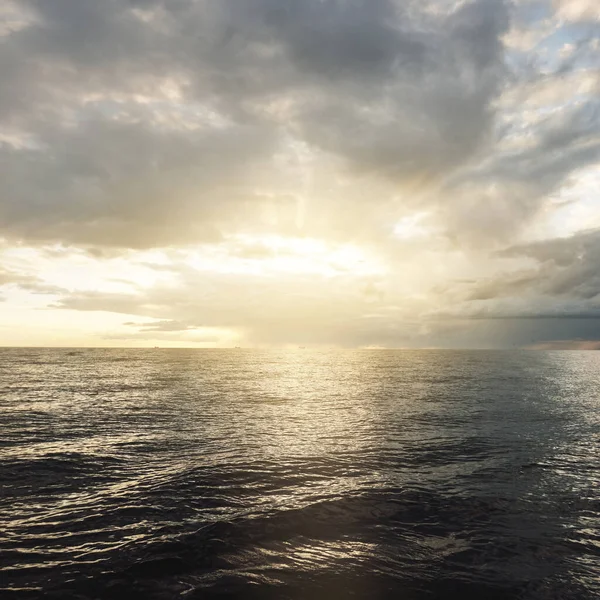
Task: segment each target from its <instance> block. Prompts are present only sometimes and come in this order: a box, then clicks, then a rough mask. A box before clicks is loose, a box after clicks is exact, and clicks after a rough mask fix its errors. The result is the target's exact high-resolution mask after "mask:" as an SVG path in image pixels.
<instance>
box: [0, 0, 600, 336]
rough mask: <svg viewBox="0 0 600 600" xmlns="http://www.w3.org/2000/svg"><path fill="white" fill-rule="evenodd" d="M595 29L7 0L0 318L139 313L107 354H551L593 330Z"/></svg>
mask: <svg viewBox="0 0 600 600" xmlns="http://www.w3.org/2000/svg"><path fill="white" fill-rule="evenodd" d="M599 36H600V16H599V15H598V12H597V9H596V3H595V2H592V1H590V2H587V1H586V2H584V1H582V0H561V1H560V2H558V1H556V2H551V1H548V2H543V1H533V0H520V1H518V2H508V0H507V1H504V0H471V1H468V2H454V1H451V0H429V1H427V2H423V1H421V0H419V1H417V0H410V1H408V2H399V1H398V0H368V1H367V0H326V1H323V0H301V1H292V0H173V1H169V2H166V1H160V0H106V1H103V2H97V1H96V0H78V1H74V0H37V1H36V0H23V1H19V2H16V1H9V2H6V3H5V5H4V8H2V9H0V46H1V48H0V76H1V77H2V81H3V85H2V87H1V89H0V179H1V180H2V182H3V189H2V196H1V197H0V236H1V237H2V238H3V240H4V249H3V254H2V256H3V257H4V258H3V259H2V260H3V263H4V264H5V268H4V270H3V271H0V285H2V286H4V288H5V291H6V293H5V296H6V297H7V298H8V300H9V302H8V303H4V305H6V304H9V303H10V300H11V298H13V302H20V301H21V300H20V298H21V296H19V294H22V293H24V292H27V293H29V294H33V293H36V294H38V295H39V294H40V293H42V294H46V295H47V296H51V297H50V298H48V302H47V304H46V306H47V307H48V306H49V307H52V308H51V309H50V311H51V312H52V311H54V312H55V313H56V311H66V310H69V311H78V312H82V313H86V314H87V313H90V314H91V313H92V312H93V313H94V314H95V313H96V311H101V312H106V313H115V314H118V315H120V314H127V315H133V316H137V317H139V318H140V319H146V320H147V321H145V322H144V323H145V324H144V323H141V322H140V323H141V325H140V327H139V329H136V327H135V326H134V325H131V324H126V325H122V326H121V327H120V328H117V329H116V330H115V331H112V333H110V334H109V335H110V336H112V337H113V338H115V336H116V338H119V336H121V338H123V339H127V336H128V335H130V333H131V332H133V334H134V338H131V339H141V338H144V336H148V339H160V335H162V334H164V335H169V336H173V335H175V336H176V335H177V332H184V333H185V332H190V331H191V332H193V331H196V332H197V333H198V336H199V337H198V340H200V339H202V340H206V341H207V342H210V341H211V340H214V339H217V340H218V339H219V338H218V335H219V334H218V332H217V333H215V332H216V331H217V330H219V329H220V330H223V331H229V332H230V333H231V332H234V333H231V335H234V334H235V335H238V336H240V338H239V339H245V340H247V341H248V342H250V343H278V344H279V343H299V342H302V343H311V342H314V343H325V344H343V345H369V344H373V345H459V346H468V345H484V346H485V345H490V346H495V345H512V344H515V343H518V344H520V345H521V344H527V343H529V342H528V340H523V339H521V337H522V336H520V335H517V334H516V333H515V334H514V335H513V337H512V338H510V336H509V338H506V336H505V335H504V334H502V335H500V334H499V333H498V331H496V329H497V328H498V327H500V326H498V325H496V324H495V323H496V320H498V319H511V318H515V319H522V318H524V317H527V318H531V319H532V323H533V325H532V326H531V327H532V331H531V332H528V334H527V335H530V334H531V336H533V337H534V338H535V339H534V340H533V342H537V341H539V340H553V341H556V338H555V337H552V336H554V332H555V331H556V325H555V320H556V318H558V317H561V316H562V317H563V318H565V319H567V318H569V319H571V321H572V320H573V319H575V320H576V319H579V318H580V317H582V316H587V317H596V316H597V315H598V316H600V304H599V303H598V300H597V297H598V294H599V293H600V288H599V285H600V279H599V276H598V273H597V269H596V266H595V265H596V264H597V258H598V252H599V251H598V248H600V246H599V245H598V239H600V238H599V237H598V234H597V232H595V231H588V230H590V228H593V227H598V226H600V218H596V216H597V212H596V211H595V210H594V205H593V201H594V196H593V194H594V186H597V185H598V184H599V183H600V182H599V180H598V178H596V179H594V177H595V175H594V173H596V172H597V171H596V170H595V169H596V168H597V165H598V163H599V161H600V114H599V109H600V106H599V103H598V102H599V101H598V98H599V97H600V96H599V95H598V92H599V91H600V72H599V70H598V67H597V65H598V64H599V61H598V58H599V53H600V43H599ZM596 191H597V188H596ZM415 215H416V216H415ZM403 219H404V220H403ZM417 222H418V223H419V227H416V226H415V225H414V223H417ZM411 223H412V225H411ZM399 232H400V233H399ZM275 239H282V240H283V241H282V242H281V244H280V245H279V246H277V245H275V246H273V243H274V242H273V243H271V242H272V240H275ZM249 240H250V241H249ZM269 240H271V241H269ZM302 240H304V241H305V242H306V243H305V242H302ZM307 240H308V241H307ZM311 243H312V244H317V246H315V247H314V248H313V246H311V245H310V244H311ZM269 244H271V245H269ZM318 244H321V246H318ZM19 248H20V249H23V248H29V249H30V250H27V251H26V252H25V251H22V250H18V249H19ZM315 248H316V249H315ZM349 248H350V250H349ZM15 249H17V250H15ZM19 252H21V254H19ZM23 252H25V254H23ZM27 252H29V254H27ZM52 252H55V253H56V252H59V254H60V253H62V254H60V257H59V258H57V256H56V255H54V258H52V256H51V254H52ZM148 252H150V253H152V252H154V254H153V255H152V257H151V259H148V260H149V261H150V262H152V261H154V263H152V265H150V266H147V265H146V267H139V265H141V264H142V263H143V262H144V261H146V258H143V257H144V256H145V253H148ZM336 252H337V255H339V256H341V257H342V258H340V259H339V260H338V259H335V260H333V261H332V260H331V259H330V258H328V257H330V256H333V255H336ZM353 252H359V253H361V252H362V253H363V254H364V256H362V255H361V256H362V258H360V260H361V261H363V262H358V260H359V259H356V261H355V260H354V259H353V258H348V257H352V256H354V254H352V253H353ZM344 253H346V254H344ZM67 255H68V256H69V257H70V258H68V260H67V258H65V257H66V256H67ZM337 255H336V256H337ZM25 256H27V257H29V258H26V257H25ZM190 256H193V257H195V258H194V260H191V259H190ZM78 257H79V258H78ZM344 257H345V258H344ZM190 260H191V262H190ZM61 261H62V262H61ZM77 261H92V262H90V265H92V263H93V265H94V266H93V267H92V266H90V269H96V270H97V272H98V273H101V272H102V273H104V272H105V271H106V269H108V266H109V265H113V267H112V268H116V267H114V265H116V264H117V263H116V262H114V261H121V262H119V263H118V264H119V265H120V266H119V268H122V269H124V271H126V272H128V273H129V272H130V271H131V270H132V269H135V268H138V267H139V268H140V269H141V268H145V269H146V270H149V272H150V271H151V272H153V273H158V272H162V273H168V276H166V279H164V280H160V281H157V280H156V276H155V275H154V274H153V275H150V274H148V273H146V274H145V275H144V276H143V277H142V276H141V275H140V277H141V279H140V280H139V281H138V282H137V283H135V282H134V283H132V282H131V281H130V282H129V284H130V285H129V287H127V285H125V286H124V287H121V288H118V286H117V288H115V287H114V285H115V284H114V282H113V283H111V282H110V279H111V278H110V277H107V276H106V275H105V274H103V275H102V276H100V275H98V279H97V280H95V282H94V281H92V280H90V281H89V282H88V285H87V287H86V286H80V285H77V281H75V279H76V278H75V277H74V276H73V277H71V278H69V276H68V273H67V272H68V271H69V269H71V272H75V270H76V269H77V267H76V266H74V265H76V263H77ZM110 261H113V262H110ZM344 261H346V262H347V264H345V265H344V264H343V263H344ZM125 263H127V264H128V265H129V266H127V267H125V266H123V265H124V264H125ZM52 265H54V266H52ZM59 265H60V266H59ZM132 265H134V266H132ZM135 265H138V267H135ZM365 265H367V267H368V268H366V267H365ZM60 269H62V271H60V272H59V270H60ZM51 272H54V273H55V275H54V276H52V275H49V273H51ZM132 272H133V271H132ZM119 277H120V276H119V274H118V273H117V274H116V275H115V278H116V279H118V278H119ZM122 278H123V277H122V274H121V279H122ZM144 278H145V279H144ZM148 282H151V283H148ZM111 286H112V287H111ZM547 317H548V318H547ZM11 318H12V317H11ZM483 318H485V319H488V320H489V323H488V324H487V325H485V327H483V326H482V325H481V323H480V321H481V319H483ZM90 319H93V315H92V316H90ZM553 319H554V320H553ZM571 321H569V322H571ZM132 322H133V321H127V323H132ZM135 323H138V321H135ZM536 323H537V324H536ZM565 323H567V321H565ZM482 327H483V328H482ZM561 327H562V325H561ZM573 327H574V328H575V329H577V330H578V331H579V329H580V326H579V325H577V324H576V325H572V328H573ZM536 328H537V329H536ZM208 329H210V331H208ZM517 329H518V328H517ZM561 331H562V330H561ZM569 331H570V329H569V327H567V328H566V330H565V331H564V332H563V333H560V335H561V336H563V337H564V336H566V338H565V339H569ZM94 335H95V334H94ZM511 335H512V334H511ZM590 335H591V334H590ZM594 335H595V334H594ZM135 336H138V337H137V338H135ZM140 336H141V338H140ZM152 336H155V337H152ZM156 336H158V337H156ZM215 336H216V337H215ZM548 336H551V337H548ZM572 337H573V338H575V337H579V335H577V336H572ZM500 338H501V341H500V342H497V340H499V339H500ZM182 339H183V338H182ZM227 339H228V340H229V338H227ZM231 339H233V338H231ZM228 343H229V342H228Z"/></svg>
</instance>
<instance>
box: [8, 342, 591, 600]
mask: <svg viewBox="0 0 600 600" xmlns="http://www.w3.org/2000/svg"><path fill="white" fill-rule="evenodd" d="M599 398H600V353H593V352H588V353H579V352H548V353H544V352H525V351H521V352H512V353H508V352H453V351H439V352H438V351H422V352H421V351H419V352H412V351H327V352H325V351H322V352H317V351H310V350H298V351H296V352H291V351H288V352H283V351H281V352H277V351H249V350H228V351H216V350H212V351H209V350H207V351H194V350H98V349H90V350H56V349H53V350H33V349H29V350H16V349H14V350H13V349H4V350H0V411H1V412H0V425H1V435H0V485H2V490H1V495H0V549H1V556H0V569H1V570H0V588H2V590H3V591H2V595H3V597H4V595H7V597H10V598H13V597H14V598H29V597H31V598H37V597H39V596H40V593H41V592H42V591H44V592H45V593H47V594H49V595H50V596H52V595H54V597H56V598H111V599H115V598H121V597H123V598H150V599H151V598H177V597H182V598H210V597H213V596H216V595H219V597H243V598H277V599H280V598H281V599H285V598H293V599H304V598H306V599H310V600H316V599H319V598H324V599H325V598H327V599H332V598H347V597H350V596H351V597H354V598H369V599H375V600H376V599H378V598H408V599H410V598H452V597H460V598H477V599H480V598H486V599H493V598H523V599H530V598H531V599H546V598H550V599H553V598H582V599H588V598H589V599H592V598H597V597H600V584H599V579H598V578H599V576H600V400H599Z"/></svg>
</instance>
